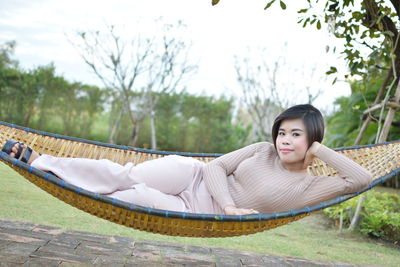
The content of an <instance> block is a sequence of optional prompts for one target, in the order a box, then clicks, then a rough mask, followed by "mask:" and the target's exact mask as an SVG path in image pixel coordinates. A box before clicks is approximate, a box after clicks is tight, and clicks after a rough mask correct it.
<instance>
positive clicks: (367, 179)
mask: <svg viewBox="0 0 400 267" xmlns="http://www.w3.org/2000/svg"><path fill="white" fill-rule="evenodd" d="M358 180H359V181H360V186H359V189H360V190H361V189H363V188H365V187H367V186H368V185H370V184H371V182H372V180H373V177H372V174H371V173H370V172H369V171H367V170H365V172H362V174H360V178H359V179H358Z"/></svg>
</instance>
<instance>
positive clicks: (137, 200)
mask: <svg viewBox="0 0 400 267" xmlns="http://www.w3.org/2000/svg"><path fill="white" fill-rule="evenodd" d="M107 196H109V197H112V198H116V199H119V200H122V201H125V202H128V203H133V204H135V205H140V206H144V207H149V208H153V209H163V210H173V211H188V210H187V208H186V205H185V202H184V201H183V200H182V198H181V197H179V196H173V195H169V194H165V193H163V192H160V191H158V190H156V189H154V188H151V187H147V186H146V185H145V184H137V185H134V186H133V187H132V188H131V189H127V190H123V191H116V192H114V193H112V194H108V195H107Z"/></svg>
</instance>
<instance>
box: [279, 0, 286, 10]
mask: <svg viewBox="0 0 400 267" xmlns="http://www.w3.org/2000/svg"><path fill="white" fill-rule="evenodd" d="M279 4H280V5H281V8H282V9H283V10H285V9H286V4H285V3H284V2H283V1H279Z"/></svg>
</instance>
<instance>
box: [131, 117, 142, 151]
mask: <svg viewBox="0 0 400 267" xmlns="http://www.w3.org/2000/svg"><path fill="white" fill-rule="evenodd" d="M139 129H140V125H139V122H136V123H135V124H134V125H133V128H132V134H131V140H130V141H129V145H130V146H133V147H136V143H137V140H138V137H139Z"/></svg>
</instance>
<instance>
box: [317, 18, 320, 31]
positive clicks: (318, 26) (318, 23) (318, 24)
mask: <svg viewBox="0 0 400 267" xmlns="http://www.w3.org/2000/svg"><path fill="white" fill-rule="evenodd" d="M317 29H318V30H320V29H321V21H319V20H318V22H317Z"/></svg>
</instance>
